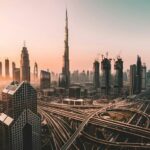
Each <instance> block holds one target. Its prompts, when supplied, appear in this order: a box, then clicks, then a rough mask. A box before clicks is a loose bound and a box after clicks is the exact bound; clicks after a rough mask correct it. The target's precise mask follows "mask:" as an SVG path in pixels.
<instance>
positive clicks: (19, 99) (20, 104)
mask: <svg viewBox="0 0 150 150" xmlns="http://www.w3.org/2000/svg"><path fill="white" fill-rule="evenodd" d="M2 101H4V102H6V103H5V104H4V110H3V112H4V113H6V114H7V115H9V116H10V117H12V118H13V119H14V120H16V119H17V118H18V117H19V115H20V114H21V113H22V111H23V110H24V109H26V108H28V109H30V110H31V111H32V112H33V113H35V114H36V113H37V93H36V90H35V89H34V88H33V87H32V86H31V85H30V84H29V83H28V82H27V81H23V82H21V83H18V82H16V81H13V82H12V83H11V84H10V85H8V86H7V87H6V88H5V89H4V90H3V91H2Z"/></svg>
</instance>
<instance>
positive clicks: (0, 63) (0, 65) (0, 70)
mask: <svg viewBox="0 0 150 150" xmlns="http://www.w3.org/2000/svg"><path fill="white" fill-rule="evenodd" d="M0 77H2V62H0Z"/></svg>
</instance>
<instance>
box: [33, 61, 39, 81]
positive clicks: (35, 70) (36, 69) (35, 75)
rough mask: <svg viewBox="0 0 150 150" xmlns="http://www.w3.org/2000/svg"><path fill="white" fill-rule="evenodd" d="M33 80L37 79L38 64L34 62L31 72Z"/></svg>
mask: <svg viewBox="0 0 150 150" xmlns="http://www.w3.org/2000/svg"><path fill="white" fill-rule="evenodd" d="M33 77H34V81H36V80H37V79H38V64H37V63H36V62H35V64H34V72H33Z"/></svg>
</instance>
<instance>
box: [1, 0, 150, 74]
mask: <svg viewBox="0 0 150 150" xmlns="http://www.w3.org/2000/svg"><path fill="white" fill-rule="evenodd" d="M66 6H67V8H68V14H69V46H70V68H71V70H74V69H77V68H78V69H80V70H82V69H92V65H93V61H94V59H95V58H96V57H97V54H98V53H100V54H102V53H104V54H105V53H106V52H107V51H108V52H109V56H110V57H112V58H115V57H116V56H117V55H118V54H119V53H120V52H121V56H122V57H123V60H124V61H125V62H124V64H125V69H126V68H128V67H129V64H131V63H135V61H136V55H137V54H140V55H141V56H142V60H143V62H146V64H147V66H148V68H150V0H68V1H67V0H0V59H1V60H2V61H4V59H5V58H6V57H8V58H10V60H11V61H12V60H14V61H15V62H16V63H17V65H18V66H19V61H20V53H21V49H22V46H23V40H26V43H27V44H26V45H27V48H28V50H29V54H30V60H31V65H32V66H33V64H34V61H37V62H38V64H39V66H40V68H45V69H46V68H49V69H50V70H53V71H56V72H60V71H61V67H62V55H63V51H64V35H65V34H64V26H65V8H66ZM32 71H33V68H32Z"/></svg>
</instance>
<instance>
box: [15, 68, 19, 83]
mask: <svg viewBox="0 0 150 150" xmlns="http://www.w3.org/2000/svg"><path fill="white" fill-rule="evenodd" d="M13 80H14V81H17V82H20V68H15V69H14V77H13Z"/></svg>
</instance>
